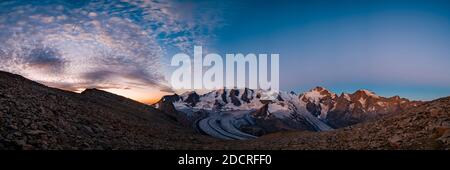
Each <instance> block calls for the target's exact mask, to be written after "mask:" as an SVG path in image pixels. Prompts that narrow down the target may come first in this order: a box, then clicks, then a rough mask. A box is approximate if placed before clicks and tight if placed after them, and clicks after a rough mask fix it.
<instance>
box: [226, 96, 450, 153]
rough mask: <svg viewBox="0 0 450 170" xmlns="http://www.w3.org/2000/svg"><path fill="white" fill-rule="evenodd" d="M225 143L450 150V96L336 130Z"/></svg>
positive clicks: (240, 146) (250, 146)
mask: <svg viewBox="0 0 450 170" xmlns="http://www.w3.org/2000/svg"><path fill="white" fill-rule="evenodd" d="M269 143H270V145H268V144H269ZM226 145H227V147H229V148H230V149H450V97H446V98H441V99H438V100H434V101H431V102H427V103H424V104H421V105H419V106H418V107H416V108H410V109H406V110H403V111H401V112H399V113H396V114H392V115H390V116H386V117H383V118H381V119H380V120H377V121H373V122H367V123H363V124H358V125H354V126H350V127H346V128H342V129H337V130H334V131H329V132H279V133H273V134H269V135H266V136H263V137H260V138H258V140H254V141H251V142H240V141H237V142H236V141H232V142H228V143H226Z"/></svg>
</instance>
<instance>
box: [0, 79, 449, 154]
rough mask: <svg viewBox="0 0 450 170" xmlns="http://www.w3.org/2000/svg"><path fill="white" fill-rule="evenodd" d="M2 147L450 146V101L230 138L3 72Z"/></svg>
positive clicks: (119, 101) (122, 101)
mask: <svg viewBox="0 0 450 170" xmlns="http://www.w3.org/2000/svg"><path fill="white" fill-rule="evenodd" d="M169 107H170V106H169ZM0 149H450V97H447V98H442V99H438V100H435V101H431V102H425V103H421V104H420V105H419V106H417V107H411V108H406V109H404V110H401V111H399V112H398V113H394V114H390V115H388V116H386V117H382V118H381V119H378V120H374V121H368V122H365V123H362V124H356V125H353V126H349V127H345V128H341V129H336V130H332V131H325V132H310V131H289V132H276V133H271V134H267V135H264V136H262V137H259V138H257V139H251V140H244V141H230V140H219V139H214V138H211V137H208V136H205V135H201V134H199V133H196V132H195V131H194V130H192V129H191V128H186V126H185V125H183V124H182V123H180V121H177V120H176V119H174V116H173V115H172V116H171V115H168V114H166V113H163V112H162V111H160V110H158V109H155V108H154V107H152V106H148V105H144V104H141V103H138V102H135V101H133V100H130V99H127V98H124V97H121V96H117V95H114V94H111V93H107V92H104V91H101V90H95V89H88V90H86V91H84V92H82V93H73V92H68V91H63V90H59V89H54V88H49V87H46V86H44V85H41V84H38V83H36V82H33V81H31V80H28V79H25V78H23V77H22V76H19V75H14V74H10V73H6V72H0Z"/></svg>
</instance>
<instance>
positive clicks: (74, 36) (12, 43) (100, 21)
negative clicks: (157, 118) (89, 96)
mask: <svg viewBox="0 0 450 170" xmlns="http://www.w3.org/2000/svg"><path fill="white" fill-rule="evenodd" d="M188 6H192V7H193V8H185V7H188ZM209 12H211V10H201V9H198V7H196V6H195V4H194V3H181V2H178V1H152V0H142V1H128V0H122V1H114V2H109V1H83V2H80V3H72V4H67V3H63V2H55V1H46V0H44V1H42V2H34V3H27V2H23V1H19V0H16V1H10V2H8V3H3V2H0V15H1V17H0V26H1V27H2V28H3V29H2V31H1V32H0V57H1V59H2V63H0V69H1V70H5V71H9V72H14V73H17V74H22V75H25V76H27V77H28V78H31V79H34V80H37V81H40V82H45V83H46V84H49V85H52V86H59V87H61V88H64V89H72V90H73V89H75V90H76V89H79V88H83V87H84V88H87V87H93V86H97V87H99V86H101V87H103V88H111V87H115V88H132V87H148V88H159V89H161V91H165V92H173V90H172V89H170V87H169V86H168V85H167V84H168V83H167V82H166V80H165V79H164V77H163V74H162V72H161V70H163V69H162V68H163V66H164V64H163V63H162V62H161V58H162V57H164V56H165V55H166V53H167V51H166V50H167V49H168V48H170V47H175V48H178V49H179V50H180V51H184V52H188V51H189V50H190V49H191V48H192V47H193V46H194V45H203V44H205V43H206V41H208V39H209V38H210V37H211V36H212V35H213V34H212V32H213V29H214V28H215V27H217V26H219V25H220V23H219V22H220V21H219V20H218V19H217V18H220V17H216V16H218V15H213V16H215V17H211V18H208V19H206V18H204V17H198V15H199V14H203V13H204V15H206V14H207V13H209Z"/></svg>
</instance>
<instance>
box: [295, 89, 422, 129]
mask: <svg viewBox="0 0 450 170" xmlns="http://www.w3.org/2000/svg"><path fill="white" fill-rule="evenodd" d="M299 99H300V101H301V102H302V103H305V106H306V109H307V110H308V111H309V112H310V113H311V114H313V115H314V116H317V117H319V118H320V119H322V120H324V121H325V122H326V123H327V124H328V125H330V126H331V127H333V128H341V127H346V126H350V125H354V124H357V123H361V122H365V121H369V120H375V119H378V118H380V117H382V116H384V115H387V114H389V113H396V112H399V111H402V110H405V109H407V108H412V107H415V106H417V105H419V104H420V103H421V102H420V101H409V100H408V99H405V98H400V97H399V96H394V97H389V98H386V97H382V96H378V95H376V94H375V93H374V92H371V91H368V90H357V91H356V92H354V93H352V94H347V93H342V94H341V95H336V94H335V93H333V92H330V91H328V90H327V89H325V88H323V87H316V88H314V89H312V90H310V91H309V92H305V93H303V94H301V95H300V96H299Z"/></svg>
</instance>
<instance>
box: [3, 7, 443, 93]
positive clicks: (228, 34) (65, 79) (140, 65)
mask: <svg viewBox="0 0 450 170" xmlns="http://www.w3.org/2000/svg"><path fill="white" fill-rule="evenodd" d="M0 29H1V30H2V31H1V32H0V59H1V60H2V63H1V64H0V69H1V70H5V71H9V72H14V73H18V74H21V75H24V76H25V77H28V78H30V79H33V80H36V81H39V82H41V83H44V84H47V85H50V86H54V87H58V88H64V89H67V90H73V91H80V90H83V89H84V88H92V87H96V88H100V89H104V90H108V91H111V92H115V93H118V94H121V95H125V96H127V97H131V98H133V99H137V100H140V101H154V100H157V99H158V98H159V97H161V95H164V94H168V93H170V92H171V91H172V90H171V89H170V87H169V86H168V82H167V80H169V79H170V77H169V76H170V74H171V71H173V69H175V68H169V67H168V65H169V61H170V60H171V58H172V56H173V55H174V54H176V53H179V52H188V53H189V52H191V50H192V48H193V47H194V45H202V46H203V47H204V49H206V50H207V51H208V52H215V53H219V54H221V55H223V56H224V55H225V54H226V53H238V52H240V53H279V54H280V68H281V69H280V86H281V89H282V90H285V91H295V92H303V91H306V90H309V89H311V88H313V87H315V86H324V87H326V88H329V89H331V90H333V91H335V92H336V93H340V92H353V91H355V90H357V89H362V88H364V89H369V90H372V91H374V92H376V93H377V94H379V95H383V96H393V95H400V96H402V97H407V98H411V99H421V100H429V99H435V98H438V97H443V96H449V95H450V78H449V76H448V75H450V48H449V47H450V1H448V0H428V1H425V0H422V1H415V0H389V1H384V0H359V1H355V0H353V1H348V0H326V1H322V0H314V1H302V0H299V1H291V0H281V1H269V0H261V1H257V0H230V1H218V0H210V1H206V0H202V1H184V0H183V1H181V0H179V1H169V0H167V1H166V0H160V1H156V0H154V1H153V0H117V1H106V0H95V1H88V0H86V1H72V0H41V1H27V0H5V1H1V2H0ZM143 94H145V95H143Z"/></svg>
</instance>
